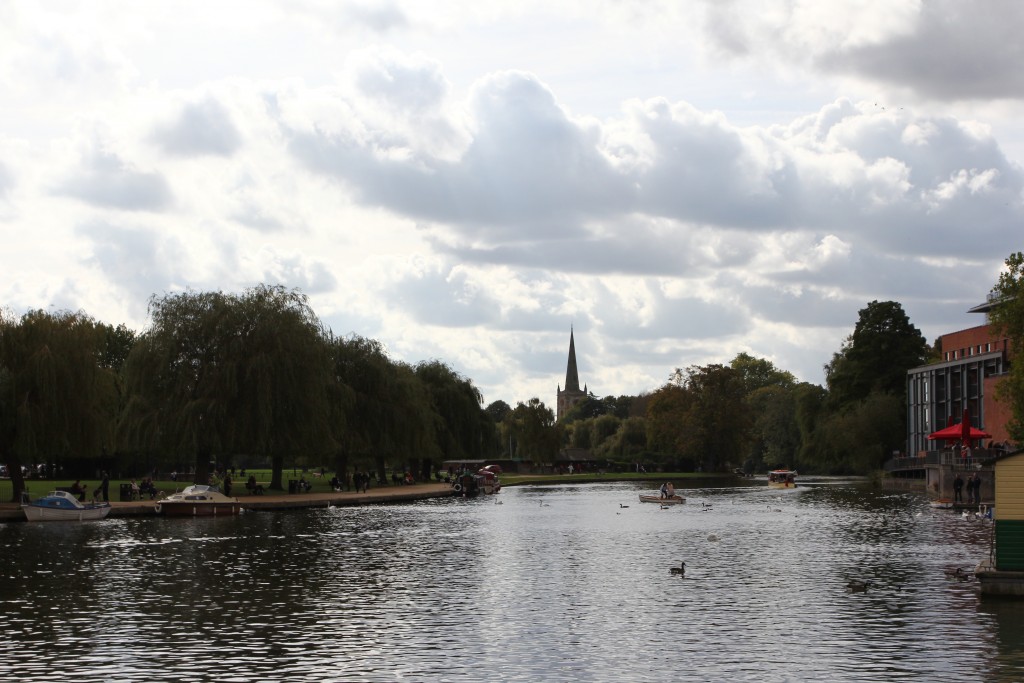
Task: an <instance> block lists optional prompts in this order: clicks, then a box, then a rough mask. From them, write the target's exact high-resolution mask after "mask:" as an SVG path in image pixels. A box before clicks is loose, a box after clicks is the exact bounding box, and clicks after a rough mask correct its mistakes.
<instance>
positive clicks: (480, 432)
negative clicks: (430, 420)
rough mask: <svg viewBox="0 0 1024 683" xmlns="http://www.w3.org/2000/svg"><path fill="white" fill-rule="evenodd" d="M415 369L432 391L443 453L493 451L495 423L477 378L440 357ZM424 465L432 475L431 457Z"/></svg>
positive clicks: (462, 454)
mask: <svg viewBox="0 0 1024 683" xmlns="http://www.w3.org/2000/svg"><path fill="white" fill-rule="evenodd" d="M415 370H416V376H417V377H418V378H419V379H420V381H421V382H423V384H424V386H425V387H426V388H427V392H428V394H429V395H430V402H431V407H432V409H433V414H434V416H435V417H434V435H435V436H434V438H435V439H436V441H437V445H438V450H439V451H440V453H441V454H442V455H443V456H447V457H448V458H450V459H465V458H479V457H481V456H491V455H493V454H494V452H495V451H494V450H493V445H494V442H495V428H494V423H493V422H492V421H491V419H490V418H489V417H488V415H487V413H486V412H484V410H483V408H482V407H481V406H482V404H483V396H482V395H481V394H480V391H479V390H478V389H477V388H476V387H475V386H473V382H472V381H470V380H469V379H466V378H465V377H463V376H461V375H460V374H459V373H457V372H455V371H454V370H452V369H451V368H450V367H448V366H447V365H445V364H444V363H442V362H441V361H437V360H432V361H425V362H422V363H419V364H418V365H417V366H416V368H415ZM423 467H424V469H425V471H426V475H427V476H429V475H430V462H429V460H428V461H427V463H425V464H424V466H423Z"/></svg>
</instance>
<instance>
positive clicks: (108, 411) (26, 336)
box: [0, 310, 117, 500]
mask: <svg viewBox="0 0 1024 683" xmlns="http://www.w3.org/2000/svg"><path fill="white" fill-rule="evenodd" d="M103 351H104V331H103V327H102V326H101V325H100V324H98V323H96V322H95V321H94V320H93V319H92V318H90V317H88V316H86V315H84V314H82V313H69V312H58V313H49V312H46V311H41V310H36V311H30V312H28V313H26V314H25V315H24V316H22V318H21V319H20V320H18V321H15V320H14V319H13V318H10V317H8V316H6V315H3V314H0V460H2V461H3V462H4V463H5V464H6V465H7V468H8V471H9V472H10V476H11V481H12V485H13V486H12V488H13V490H14V497H15V500H17V499H19V498H20V496H21V492H22V491H23V490H24V480H23V478H22V472H21V467H22V465H23V464H35V463H39V464H43V463H49V464H51V465H53V464H56V463H57V462H67V461H69V460H71V459H76V458H96V457H99V456H100V455H101V453H102V452H103V451H104V449H106V448H108V447H109V446H110V445H111V435H112V427H113V423H114V419H115V417H116V410H117V389H116V378H115V376H114V374H113V372H111V371H110V370H109V369H108V368H105V367H101V363H100V359H101V356H102V354H103Z"/></svg>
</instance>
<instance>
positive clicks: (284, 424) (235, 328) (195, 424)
mask: <svg viewBox="0 0 1024 683" xmlns="http://www.w3.org/2000/svg"><path fill="white" fill-rule="evenodd" d="M149 312H150V316H151V318H152V323H151V325H150V327H149V329H147V330H146V332H144V333H143V334H142V335H141V336H140V337H139V338H138V340H136V343H135V345H134V347H133V348H132V351H131V353H130V354H129V356H128V359H127V362H126V363H125V382H126V387H127V390H128V394H129V399H128V404H127V406H126V409H125V413H124V416H123V418H122V424H121V430H120V434H121V438H122V442H123V443H124V444H125V446H126V447H128V448H129V449H132V450H135V451H139V452H143V451H154V450H155V451H157V452H160V453H163V454H164V455H165V456H169V457H172V458H177V457H179V455H180V454H182V453H188V454H191V456H192V457H193V458H194V459H195V479H196V481H197V482H203V481H205V480H206V477H207V474H208V470H209V468H208V464H209V462H210V458H211V457H213V456H214V455H215V454H219V455H222V456H225V457H232V456H237V455H256V456H260V457H266V458H269V459H270V461H271V466H272V472H273V473H272V477H271V484H270V486H271V488H274V489H281V488H283V487H282V486H281V472H282V469H283V465H284V460H285V458H289V459H291V461H292V462H293V463H295V462H298V461H299V460H300V459H302V458H305V457H307V456H308V455H310V454H312V455H314V456H316V457H319V456H321V455H325V454H326V453H328V452H330V451H332V450H333V448H332V443H333V442H332V435H331V430H330V418H331V405H330V401H329V399H330V396H329V386H330V382H331V378H332V373H331V367H330V363H329V362H328V356H327V345H326V336H325V333H324V330H323V328H322V326H321V324H320V321H319V320H318V319H317V317H316V316H315V315H314V313H313V311H312V309H311V308H310V307H309V303H308V300H307V298H306V296H305V295H303V294H301V293H300V292H298V291H295V290H286V289H284V288H282V287H268V286H264V285H261V286H258V287H254V288H251V289H248V290H246V291H245V292H244V293H243V294H241V295H232V294H224V293H221V292H200V293H195V292H186V293H183V294H168V295H165V296H163V297H161V298H156V297H154V298H153V299H151V300H150V307H149Z"/></svg>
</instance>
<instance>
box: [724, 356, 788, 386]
mask: <svg viewBox="0 0 1024 683" xmlns="http://www.w3.org/2000/svg"><path fill="white" fill-rule="evenodd" d="M729 367H731V368H732V369H733V370H735V371H736V372H738V373H740V376H741V377H742V380H743V387H744V389H745V390H746V392H747V394H750V393H752V392H754V391H757V390H758V389H761V388H763V387H792V386H793V385H795V384H796V378H795V377H794V376H793V373H791V372H787V371H785V370H780V369H778V368H777V367H775V364H774V363H772V362H771V361H770V360H766V359H764V358H755V357H754V356H751V355H750V354H748V353H738V354H736V357H735V358H733V359H732V360H731V361H729Z"/></svg>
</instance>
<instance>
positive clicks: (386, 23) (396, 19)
mask: <svg viewBox="0 0 1024 683" xmlns="http://www.w3.org/2000/svg"><path fill="white" fill-rule="evenodd" d="M343 11H344V13H345V15H346V16H347V17H348V18H349V19H351V20H352V21H354V22H356V23H358V24H361V25H363V26H366V27H367V28H370V29H372V30H374V31H376V32H378V33H385V32H387V31H393V30H396V29H400V28H404V27H405V26H407V25H408V23H409V20H408V18H407V17H406V16H405V13H404V12H403V11H402V8H401V7H399V6H398V5H397V4H396V3H393V2H374V3H370V2H353V3H347V4H346V6H345V8H344V10H343Z"/></svg>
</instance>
